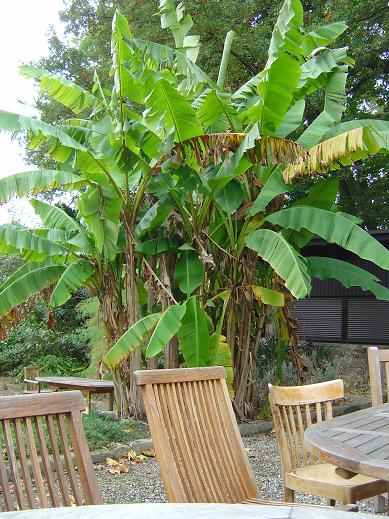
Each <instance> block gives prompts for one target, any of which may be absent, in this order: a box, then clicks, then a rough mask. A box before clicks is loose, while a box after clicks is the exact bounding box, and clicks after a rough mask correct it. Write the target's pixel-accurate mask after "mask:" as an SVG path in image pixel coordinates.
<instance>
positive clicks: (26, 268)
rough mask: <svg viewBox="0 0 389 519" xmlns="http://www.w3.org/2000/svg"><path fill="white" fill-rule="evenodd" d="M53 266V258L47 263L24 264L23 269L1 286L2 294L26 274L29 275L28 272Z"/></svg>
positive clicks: (31, 262) (32, 262) (20, 268)
mask: <svg viewBox="0 0 389 519" xmlns="http://www.w3.org/2000/svg"><path fill="white" fill-rule="evenodd" d="M51 265H53V261H52V259H51V258H48V259H47V260H46V261H41V262H37V261H28V262H26V263H24V265H22V266H21V267H19V268H18V269H17V270H15V272H13V273H12V274H11V275H10V276H9V277H8V278H7V279H6V280H5V281H4V283H3V284H2V285H1V286H0V292H2V291H3V290H5V289H6V288H7V287H8V286H9V285H11V283H13V282H14V281H16V280H17V279H19V278H20V277H22V276H24V274H27V273H28V272H31V271H32V270H37V269H39V268H42V267H48V266H51Z"/></svg>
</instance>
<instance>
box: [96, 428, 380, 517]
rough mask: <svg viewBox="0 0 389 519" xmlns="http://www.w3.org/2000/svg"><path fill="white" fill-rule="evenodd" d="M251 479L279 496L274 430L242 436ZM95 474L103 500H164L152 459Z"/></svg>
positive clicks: (362, 505) (299, 497) (366, 504)
mask: <svg viewBox="0 0 389 519" xmlns="http://www.w3.org/2000/svg"><path fill="white" fill-rule="evenodd" d="M243 441H244V444H245V446H246V448H247V449H248V451H247V454H248V457H249V460H250V463H251V465H252V468H253V472H254V475H255V479H256V481H257V483H258V486H259V488H260V490H261V494H262V497H263V498H264V499H271V500H282V494H283V490H282V472H281V465H280V458H279V455H278V448H277V440H276V437H275V435H274V434H261V435H258V436H252V437H248V438H243ZM97 477H98V480H99V483H100V487H101V489H102V492H103V499H104V503H136V502H163V501H166V497H165V493H164V490H163V486H162V483H161V480H160V477H159V470H158V465H157V463H156V461H155V459H152V458H150V459H147V460H146V461H144V462H143V463H138V464H135V465H130V469H129V472H128V473H126V474H114V475H113V474H109V473H108V471H107V467H105V466H99V467H97ZM296 501H300V502H307V503H324V500H322V499H320V498H317V497H314V496H307V495H304V494H300V493H296ZM359 509H360V511H364V512H371V513H373V500H372V499H367V500H364V501H360V502H359Z"/></svg>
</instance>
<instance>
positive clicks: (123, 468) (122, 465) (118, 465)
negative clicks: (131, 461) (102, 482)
mask: <svg viewBox="0 0 389 519" xmlns="http://www.w3.org/2000/svg"><path fill="white" fill-rule="evenodd" d="M106 461H107V465H108V467H109V468H108V469H107V470H108V472H109V473H110V474H126V473H127V472H128V467H127V465H126V462H125V461H124V458H122V459H120V460H119V461H116V460H113V459H112V458H107V459H106Z"/></svg>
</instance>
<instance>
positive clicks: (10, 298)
mask: <svg viewBox="0 0 389 519" xmlns="http://www.w3.org/2000/svg"><path fill="white" fill-rule="evenodd" d="M63 271H64V267H62V266H60V265H51V266H47V267H41V268H38V269H36V270H32V271H30V272H26V273H25V274H24V275H23V276H21V277H19V278H18V279H16V280H15V281H14V282H13V283H11V284H10V285H8V286H7V287H6V288H5V289H4V290H3V291H2V292H0V315H5V314H7V313H8V312H10V311H11V310H12V308H15V306H18V305H20V304H21V303H24V302H25V301H27V299H28V298H29V297H31V296H33V295H35V294H37V293H38V292H40V291H41V290H43V289H44V288H46V287H48V286H50V285H52V284H53V283H54V282H55V281H57V279H58V278H59V276H60V275H61V274H62V272H63Z"/></svg>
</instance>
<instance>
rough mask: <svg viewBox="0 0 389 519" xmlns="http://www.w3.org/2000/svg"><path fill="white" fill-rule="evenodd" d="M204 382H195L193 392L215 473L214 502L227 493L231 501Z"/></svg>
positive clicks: (229, 481) (229, 482)
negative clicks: (224, 483)
mask: <svg viewBox="0 0 389 519" xmlns="http://www.w3.org/2000/svg"><path fill="white" fill-rule="evenodd" d="M206 383H207V382H206V381H200V382H198V383H197V384H195V385H194V393H195V396H196V400H197V402H198V413H199V416H200V420H201V423H202V428H203V430H204V434H205V435H206V437H205V438H204V439H205V441H206V442H207V448H208V459H209V464H210V466H211V470H212V471H213V473H214V474H215V475H216V481H217V482H216V484H215V486H214V490H215V492H216V502H217V503H218V502H223V496H224V495H227V499H230V498H231V502H233V501H234V500H233V499H232V496H231V493H230V486H231V479H230V478H229V477H228V474H226V471H225V470H224V469H225V466H224V462H225V457H224V456H220V455H219V450H220V449H219V444H218V442H217V438H218V435H217V434H215V427H214V423H215V419H214V417H213V415H209V414H208V411H207V405H206ZM223 475H224V477H225V479H226V485H225V487H224V488H221V487H220V484H219V481H220V480H221V479H222V478H223Z"/></svg>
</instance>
